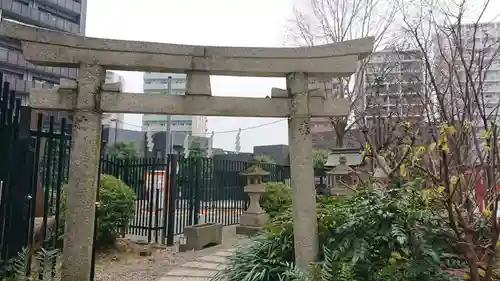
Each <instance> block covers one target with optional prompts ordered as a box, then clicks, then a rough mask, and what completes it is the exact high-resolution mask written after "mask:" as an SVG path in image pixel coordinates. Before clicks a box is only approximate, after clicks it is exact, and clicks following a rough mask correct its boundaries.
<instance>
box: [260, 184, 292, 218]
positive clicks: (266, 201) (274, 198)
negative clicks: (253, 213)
mask: <svg viewBox="0 0 500 281" xmlns="http://www.w3.org/2000/svg"><path fill="white" fill-rule="evenodd" d="M265 186H266V193H264V194H263V195H262V197H261V198H260V206H262V209H264V210H265V211H266V212H267V213H268V214H269V216H270V217H271V218H274V217H276V216H278V215H280V214H281V213H283V212H285V211H286V210H287V209H289V208H290V207H291V206H292V189H291V188H290V186H288V185H286V184H284V183H281V182H266V183H265Z"/></svg>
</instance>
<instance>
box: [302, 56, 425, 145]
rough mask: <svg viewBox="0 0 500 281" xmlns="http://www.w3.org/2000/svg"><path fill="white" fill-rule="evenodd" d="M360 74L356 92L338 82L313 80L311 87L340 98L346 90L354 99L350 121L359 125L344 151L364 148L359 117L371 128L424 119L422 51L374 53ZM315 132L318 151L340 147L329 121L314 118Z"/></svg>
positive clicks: (352, 99) (348, 139)
mask: <svg viewBox="0 0 500 281" xmlns="http://www.w3.org/2000/svg"><path fill="white" fill-rule="evenodd" d="M356 75H358V77H360V76H359V75H362V77H361V78H362V83H361V84H362V86H361V87H358V88H354V89H352V88H351V89H341V84H340V83H339V82H336V80H335V79H332V80H329V81H326V82H325V81H311V83H310V84H309V88H310V89H315V88H324V89H325V90H326V92H327V93H328V94H333V95H337V96H340V94H341V93H342V91H344V96H348V97H349V99H350V100H351V102H352V107H353V110H352V111H353V112H352V116H350V120H349V122H354V121H355V123H354V125H353V126H351V128H350V130H349V132H348V133H347V134H346V135H345V136H344V137H343V142H342V143H343V147H344V148H346V147H348V148H352V147H359V146H360V145H361V144H360V143H361V142H362V140H360V139H359V138H360V132H359V129H358V127H359V126H357V125H358V122H360V121H359V119H358V118H361V117H362V118H364V120H365V121H366V123H365V124H366V125H367V126H369V127H370V126H380V122H381V120H389V118H391V117H392V118H398V117H401V118H405V119H406V120H408V119H410V120H414V121H416V122H417V121H420V120H421V119H422V115H423V108H424V107H423V98H424V96H425V95H424V93H423V91H424V87H423V85H424V83H425V82H424V77H425V75H424V64H423V62H422V54H421V53H420V52H418V51H411V50H407V51H395V50H383V51H378V52H374V53H373V54H372V55H371V56H370V59H369V61H367V62H366V65H365V67H364V72H363V73H361V71H360V72H358V73H357V74H356ZM353 79H354V78H353ZM351 84H355V83H351ZM354 86H355V85H350V87H354ZM347 93H349V94H347ZM356 119H357V120H356ZM311 133H312V135H313V146H314V147H315V148H332V147H336V146H337V141H336V138H337V136H336V133H335V131H334V128H333V126H332V122H331V121H330V120H329V119H328V118H314V119H313V120H312V122H311Z"/></svg>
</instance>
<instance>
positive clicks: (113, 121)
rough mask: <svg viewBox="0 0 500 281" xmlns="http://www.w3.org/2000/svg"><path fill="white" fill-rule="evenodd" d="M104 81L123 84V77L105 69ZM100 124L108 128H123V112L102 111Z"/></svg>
mask: <svg viewBox="0 0 500 281" xmlns="http://www.w3.org/2000/svg"><path fill="white" fill-rule="evenodd" d="M105 82H106V83H118V82H120V83H121V85H122V89H120V91H122V90H123V86H124V84H125V79H124V78H123V76H121V75H119V74H118V73H116V72H114V71H109V70H107V71H106V80H105ZM102 125H103V126H105V127H109V128H117V129H123V128H124V125H125V114H123V113H104V114H103V117H102Z"/></svg>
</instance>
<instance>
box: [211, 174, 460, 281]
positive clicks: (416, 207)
mask: <svg viewBox="0 0 500 281" xmlns="http://www.w3.org/2000/svg"><path fill="white" fill-rule="evenodd" d="M420 189H421V181H418V180H415V181H413V182H410V183H407V184H405V185H403V186H393V187H391V188H388V189H387V190H385V191H384V192H377V193H373V192H369V191H367V190H360V191H358V192H356V193H354V194H353V195H351V196H349V197H347V198H344V199H342V200H338V199H333V198H320V200H319V201H320V202H319V203H318V232H319V243H320V251H319V255H318V262H317V263H316V264H314V265H313V268H312V270H311V272H312V274H311V276H307V277H306V276H304V275H303V274H301V273H300V272H299V271H298V270H297V269H296V268H295V267H294V244H293V221H292V214H291V210H290V209H289V208H287V209H285V210H282V211H281V212H280V213H279V214H276V215H275V219H274V220H273V221H272V222H271V223H270V224H269V225H268V226H267V232H266V233H263V234H262V235H261V236H258V237H256V238H254V240H253V241H252V243H251V244H250V245H249V246H247V247H245V248H242V249H240V250H239V251H237V253H236V254H235V255H234V256H233V257H232V258H230V259H229V264H228V267H227V268H226V270H224V271H223V272H221V274H220V276H219V278H220V280H222V278H227V280H228V281H233V280H234V281H236V280H242V281H244V280H252V281H266V280H281V281H297V280H308V281H320V280H321V281H327V280H332V281H375V280H377V281H378V280H383V281H403V280H405V281H449V280H457V279H456V277H453V276H451V275H450V274H448V273H446V271H445V269H448V268H449V267H450V264H454V265H455V266H461V265H463V264H461V261H460V258H459V257H457V255H456V252H455V251H454V248H453V247H452V244H451V243H450V241H449V240H448V237H450V235H451V234H450V231H449V229H448V227H447V226H446V225H443V221H444V220H443V219H442V218H441V217H440V216H439V212H433V211H432V210H431V208H430V207H429V206H428V205H427V203H426V201H425V200H423V198H422V196H421V193H420ZM276 201H278V200H276ZM268 202H269V201H268ZM268 209H270V210H275V209H276V210H277V209H279V208H278V207H275V208H273V207H268Z"/></svg>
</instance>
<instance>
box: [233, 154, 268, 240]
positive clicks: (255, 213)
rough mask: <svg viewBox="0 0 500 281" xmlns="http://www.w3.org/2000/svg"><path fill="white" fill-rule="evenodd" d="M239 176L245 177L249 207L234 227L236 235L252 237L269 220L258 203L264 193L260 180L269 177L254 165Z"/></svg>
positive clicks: (264, 188)
mask: <svg viewBox="0 0 500 281" xmlns="http://www.w3.org/2000/svg"><path fill="white" fill-rule="evenodd" d="M240 175H242V176H246V177H247V185H246V186H245V192H246V193H247V194H248V197H249V198H250V205H249V206H248V209H247V210H246V211H245V212H244V213H243V214H242V215H241V217H240V225H239V226H237V227H236V233H237V234H243V235H252V234H255V233H257V232H259V231H260V230H261V229H262V226H263V225H264V224H265V223H267V221H268V220H269V215H268V214H267V213H266V211H264V209H262V207H261V206H260V203H259V200H260V197H261V195H262V194H263V193H265V192H266V187H265V186H264V183H263V179H262V178H263V177H264V176H267V175H269V172H267V171H265V170H263V169H262V168H260V167H259V166H258V165H255V164H254V165H252V166H250V167H249V168H247V169H246V170H245V171H243V172H241V173H240Z"/></svg>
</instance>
